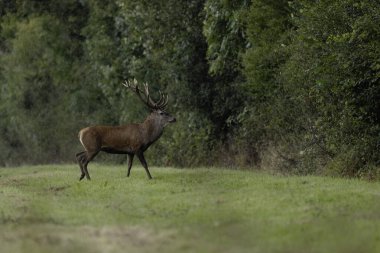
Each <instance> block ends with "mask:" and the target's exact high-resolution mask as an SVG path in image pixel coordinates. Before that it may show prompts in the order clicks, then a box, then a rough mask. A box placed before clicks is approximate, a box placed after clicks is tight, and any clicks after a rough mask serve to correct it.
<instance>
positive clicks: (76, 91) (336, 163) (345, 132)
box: [0, 0, 380, 177]
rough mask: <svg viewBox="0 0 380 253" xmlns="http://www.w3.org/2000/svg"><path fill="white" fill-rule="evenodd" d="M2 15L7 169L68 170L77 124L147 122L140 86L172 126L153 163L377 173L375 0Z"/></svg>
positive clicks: (106, 6)
mask: <svg viewBox="0 0 380 253" xmlns="http://www.w3.org/2000/svg"><path fill="white" fill-rule="evenodd" d="M0 15H1V16H0V90H1V94H0V165H3V166H4V165H9V164H20V163H48V162H67V161H73V160H74V159H73V154H74V153H75V151H76V150H79V149H80V145H79V143H78V141H77V139H76V134H77V132H78V130H79V129H80V128H82V127H85V126H87V125H95V124H111V125H116V124H123V123H127V122H132V121H142V120H143V119H144V117H145V116H146V114H147V113H148V112H147V111H146V109H145V108H144V106H143V105H142V104H141V103H140V102H138V100H137V99H136V98H135V97H134V96H133V94H130V92H128V91H127V90H125V88H124V87H123V86H122V85H121V82H122V81H123V80H124V79H130V78H136V79H138V80H139V81H140V82H148V83H150V84H151V89H152V92H157V91H158V89H161V90H164V91H166V92H167V93H168V94H169V97H170V101H169V108H168V110H169V111H170V112H172V113H173V114H175V115H176V117H177V119H178V123H177V124H176V125H173V126H170V128H168V129H167V131H166V133H165V135H164V136H163V137H162V138H161V139H160V140H159V142H158V143H156V144H155V145H154V146H153V147H152V149H151V150H150V151H149V152H148V153H149V154H148V155H149V156H150V158H149V159H148V161H149V162H151V163H155V164H162V165H163V164H165V165H175V166H198V165H216V164H218V165H223V166H240V167H242V166H243V167H257V168H262V169H274V170H281V171H283V172H290V173H303V174H304V173H321V174H333V175H345V176H346V175H347V176H369V177H377V176H378V175H379V171H378V168H379V166H380V152H379V150H380V84H379V78H380V60H379V59H380V27H379V25H378V24H379V23H380V3H379V2H378V1H372V0H362V1H354V0H332V1H331V0H330V1H327V0H326V1H325V0H323V1H313V0H293V1H285V0H269V1H268V0H251V1H248V0H239V1H232V0H189V1H175V0H168V1H162V0H155V1H147V0H143V1H136V0H112V1H102V0H68V1H58V0H46V1H38V0H17V1H9V0H1V2H0ZM111 159H114V158H111ZM120 159H125V158H120ZM121 161H122V160H121Z"/></svg>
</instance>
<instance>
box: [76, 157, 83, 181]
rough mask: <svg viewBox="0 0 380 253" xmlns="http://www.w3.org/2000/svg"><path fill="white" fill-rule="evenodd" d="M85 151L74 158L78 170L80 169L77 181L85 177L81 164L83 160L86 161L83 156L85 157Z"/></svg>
mask: <svg viewBox="0 0 380 253" xmlns="http://www.w3.org/2000/svg"><path fill="white" fill-rule="evenodd" d="M85 153H86V151H82V152H79V153H77V154H76V155H75V156H76V158H77V161H78V164H79V168H80V171H81V175H80V177H79V181H81V180H82V179H83V178H84V176H85V175H86V173H85V172H84V169H83V163H84V160H85V159H86V158H85V156H86V154H85Z"/></svg>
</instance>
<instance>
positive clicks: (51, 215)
mask: <svg viewBox="0 0 380 253" xmlns="http://www.w3.org/2000/svg"><path fill="white" fill-rule="evenodd" d="M151 172H152V174H153V176H154V177H155V179H154V180H151V181H149V180H147V178H146V175H145V172H144V171H143V170H142V169H141V168H134V169H133V170H132V175H131V178H126V176H125V175H126V167H125V166H102V165H96V164H91V166H90V174H91V176H92V178H93V180H92V181H83V182H78V181H77V180H78V177H79V169H78V168H77V166H76V165H65V166H61V165H51V166H33V167H20V168H6V169H4V168H1V169H0V245H1V247H0V252H221V253H223V252H380V184H379V183H368V182H363V181H358V180H347V179H333V178H326V177H324V178H322V177H280V176H271V175H267V174H263V173H255V172H248V171H232V170H221V169H194V170H190V169H189V170H178V169H171V168H165V169H163V168H152V169H151Z"/></svg>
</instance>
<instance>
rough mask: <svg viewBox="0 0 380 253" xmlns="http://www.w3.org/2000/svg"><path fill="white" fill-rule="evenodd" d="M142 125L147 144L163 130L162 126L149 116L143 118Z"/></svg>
mask: <svg viewBox="0 0 380 253" xmlns="http://www.w3.org/2000/svg"><path fill="white" fill-rule="evenodd" d="M143 126H144V131H145V133H146V136H147V144H151V143H153V142H155V141H156V140H157V139H158V138H160V136H161V135H162V132H163V130H164V128H163V126H161V125H160V124H159V123H158V122H157V121H155V120H154V119H152V118H150V117H148V118H146V119H145V121H144V123H143Z"/></svg>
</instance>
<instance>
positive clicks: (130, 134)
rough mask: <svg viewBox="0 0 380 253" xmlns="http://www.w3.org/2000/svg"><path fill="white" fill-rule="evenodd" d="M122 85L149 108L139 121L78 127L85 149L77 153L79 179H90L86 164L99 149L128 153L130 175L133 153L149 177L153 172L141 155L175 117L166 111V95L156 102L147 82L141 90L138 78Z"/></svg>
mask: <svg viewBox="0 0 380 253" xmlns="http://www.w3.org/2000/svg"><path fill="white" fill-rule="evenodd" d="M123 85H124V86H125V87H127V88H128V89H131V90H132V91H133V92H134V93H136V94H137V96H138V97H139V98H140V99H141V100H142V101H143V102H144V104H145V105H147V106H148V107H149V108H150V109H151V113H150V114H149V115H148V117H147V118H146V119H145V121H144V122H143V123H141V124H127V125H123V126H93V127H87V128H84V129H82V130H80V131H79V140H80V142H81V143H82V145H83V147H84V149H85V151H82V152H79V153H77V154H76V158H77V160H78V163H79V167H80V170H81V173H82V174H81V176H80V178H79V180H82V179H83V178H84V177H85V176H86V178H87V179H88V180H90V179H91V178H90V175H89V174H88V170H87V165H88V163H89V162H90V161H91V160H92V159H94V157H95V156H96V155H97V154H98V153H99V151H104V152H107V153H111V154H127V155H128V174H127V176H128V177H129V175H130V173H131V168H132V162H133V157H134V155H137V157H138V158H139V160H140V162H141V164H142V166H143V167H144V168H145V171H146V174H147V175H148V178H149V179H152V176H151V175H150V173H149V170H148V165H147V163H146V161H145V158H144V151H145V150H147V149H148V147H149V146H150V145H152V144H153V143H154V142H155V141H156V140H157V139H158V138H160V136H161V135H162V132H163V130H164V127H165V126H166V125H167V124H169V123H172V122H175V121H176V119H175V118H174V117H173V116H172V115H170V114H169V113H167V112H166V111H165V107H166V105H167V103H168V96H167V95H166V94H163V93H161V91H159V94H160V98H159V100H158V101H157V102H154V101H153V99H152V98H151V97H150V95H149V87H148V84H146V83H145V84H144V90H141V89H140V87H139V85H138V83H137V81H136V80H133V81H125V82H124V83H123Z"/></svg>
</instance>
